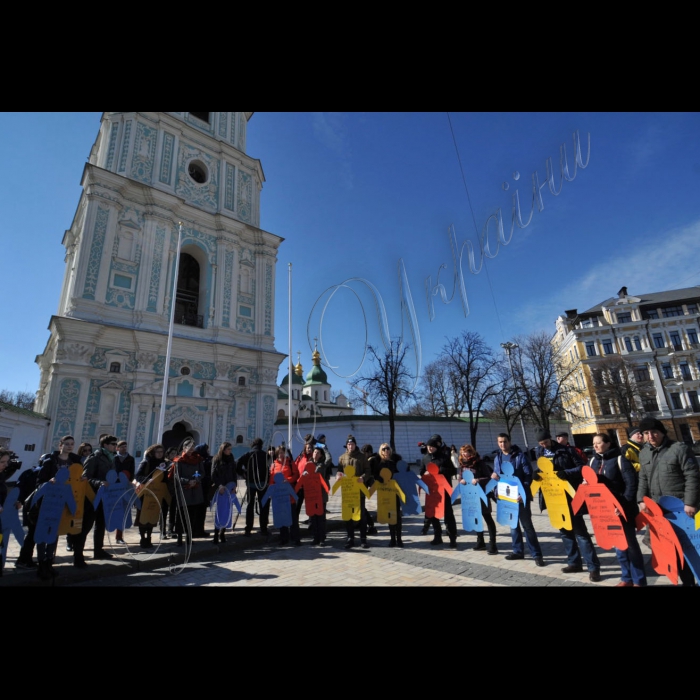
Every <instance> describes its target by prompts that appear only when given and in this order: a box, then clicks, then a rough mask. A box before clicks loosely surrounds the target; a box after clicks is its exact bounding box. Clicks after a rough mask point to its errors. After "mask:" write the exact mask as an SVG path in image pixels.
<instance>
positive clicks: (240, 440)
mask: <svg viewBox="0 0 700 700" xmlns="http://www.w3.org/2000/svg"><path fill="white" fill-rule="evenodd" d="M236 444H237V445H242V444H243V436H242V435H236Z"/></svg>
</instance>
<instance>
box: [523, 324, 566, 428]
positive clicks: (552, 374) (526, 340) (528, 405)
mask: <svg viewBox="0 0 700 700" xmlns="http://www.w3.org/2000/svg"><path fill="white" fill-rule="evenodd" d="M515 340H516V342H517V344H518V348H517V349H516V350H515V351H513V354H512V355H511V359H512V361H513V371H514V373H515V377H516V381H517V382H518V389H519V391H520V392H521V395H522V397H523V399H524V404H525V414H526V415H527V416H528V417H529V418H530V419H531V420H532V421H533V422H535V423H536V424H537V425H539V426H541V427H542V428H544V429H545V430H549V422H550V418H551V417H552V416H553V415H554V414H556V413H557V412H560V411H561V410H562V405H563V403H570V402H571V401H573V400H574V399H575V397H574V394H580V391H579V390H578V389H577V388H576V385H575V383H574V382H573V381H567V380H569V379H570V378H571V377H572V375H573V374H574V372H575V371H576V367H575V366H573V365H571V366H569V365H567V364H566V363H565V361H564V358H563V357H562V356H561V355H558V354H557V353H556V352H555V350H554V348H553V347H552V343H551V342H550V341H551V338H550V336H549V334H548V333H547V332H546V331H537V332H535V333H531V334H530V335H527V336H521V337H518V338H516V339H515Z"/></svg>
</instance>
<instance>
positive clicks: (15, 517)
mask: <svg viewBox="0 0 700 700" xmlns="http://www.w3.org/2000/svg"><path fill="white" fill-rule="evenodd" d="M18 497H19V488H17V487H16V486H15V487H14V488H11V489H10V490H9V492H8V494H7V498H6V499H5V507H4V508H3V510H2V513H0V522H2V527H0V532H1V533H2V535H3V538H2V544H1V545H0V549H2V558H3V561H5V559H7V545H8V542H9V536H10V533H12V534H13V535H14V536H15V539H16V540H17V544H19V546H20V547H21V546H22V545H23V544H24V528H23V527H22V521H21V520H20V517H19V514H20V513H21V512H22V511H21V510H18V509H17V508H15V503H17V498H18Z"/></svg>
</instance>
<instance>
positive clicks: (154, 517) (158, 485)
mask: <svg viewBox="0 0 700 700" xmlns="http://www.w3.org/2000/svg"><path fill="white" fill-rule="evenodd" d="M137 493H138V495H139V497H141V498H143V500H142V501H141V513H140V514H139V525H157V524H158V521H159V520H160V513H161V510H162V505H161V504H162V503H163V501H165V502H166V503H167V504H168V505H170V502H171V500H172V496H171V495H170V491H169V490H168V484H167V482H166V481H165V472H164V471H162V470H160V469H156V470H155V471H154V472H153V476H152V477H151V478H150V479H148V481H146V482H145V483H143V484H140V485H139V486H138V488H137Z"/></svg>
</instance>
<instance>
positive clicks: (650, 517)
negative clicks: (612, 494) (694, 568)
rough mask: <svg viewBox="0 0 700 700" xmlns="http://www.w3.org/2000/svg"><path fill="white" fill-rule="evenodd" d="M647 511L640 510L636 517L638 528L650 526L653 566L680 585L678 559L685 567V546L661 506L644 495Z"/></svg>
mask: <svg viewBox="0 0 700 700" xmlns="http://www.w3.org/2000/svg"><path fill="white" fill-rule="evenodd" d="M644 505H645V506H646V507H647V509H646V511H640V512H639V515H638V516H637V519H636V524H637V530H641V529H642V528H643V527H644V526H645V525H648V526H649V534H650V539H651V566H652V568H653V569H654V571H656V573H657V574H660V575H661V576H667V577H668V579H669V580H670V581H671V583H672V584H673V585H674V586H677V585H678V559H679V558H680V562H681V568H683V562H684V558H683V548H682V547H681V543H680V542H679V541H678V536H677V535H676V532H675V530H674V529H673V525H671V523H670V521H668V520H666V518H665V517H664V512H663V510H662V509H661V506H660V505H659V504H658V503H656V501H652V500H651V498H649V496H644Z"/></svg>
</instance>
